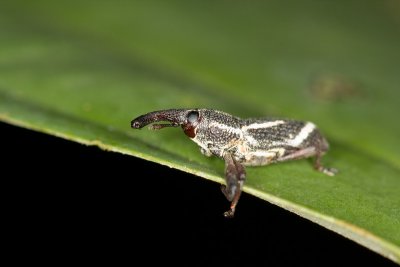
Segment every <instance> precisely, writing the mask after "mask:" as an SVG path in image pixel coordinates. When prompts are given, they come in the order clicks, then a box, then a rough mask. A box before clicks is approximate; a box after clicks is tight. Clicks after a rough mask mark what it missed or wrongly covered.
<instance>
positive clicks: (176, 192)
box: [0, 123, 396, 266]
mask: <svg viewBox="0 0 400 267" xmlns="http://www.w3.org/2000/svg"><path fill="white" fill-rule="evenodd" d="M0 133H1V138H0V147H1V154H2V160H1V161H2V164H1V169H2V175H1V177H2V178H3V182H4V181H6V182H8V183H9V184H10V186H9V187H7V186H5V188H4V189H6V191H8V192H6V193H8V194H7V197H6V201H5V206H6V210H7V211H8V213H5V214H3V215H4V216H2V217H3V220H5V221H6V222H7V225H8V226H7V228H6V232H7V233H8V234H10V235H11V239H9V244H8V247H9V248H10V251H14V252H15V250H14V249H16V250H17V251H19V253H18V256H16V257H15V261H18V260H19V259H25V260H28V261H30V262H42V263H44V262H50V263H54V264H59V263H65V262H69V263H75V264H77V263H92V264H93V263H94V264H99V263H106V264H113V265H116V264H120V263H128V264H136V263H137V264H139V263H141V264H143V263H144V264H145V265H149V264H153V263H158V264H159V263H161V264H163V263H164V264H176V263H179V264H185V265H187V266H193V265H229V266H249V265H262V266H263V265H269V266H282V265H283V266H284V265H308V266H310V265H312V266H321V265H348V264H368V265H369V266H396V265H395V264H394V263H392V262H391V261H389V260H387V259H385V258H383V257H381V256H380V255H378V254H376V253H374V252H372V251H370V250H368V249H366V248H364V247H361V246H359V245H357V244H356V243H354V242H352V241H350V240H348V239H346V238H344V237H341V236H339V235H337V234H335V233H333V232H331V231H328V230H326V229H324V228H322V227H320V226H318V225H316V224H314V223H311V222H309V221H307V220H305V219H302V218H300V217H299V216H297V215H294V214H292V213H290V212H288V211H285V210H283V209H281V208H278V207H276V206H274V205H271V204H269V203H267V202H265V201H262V200H260V199H258V198H256V197H253V196H250V195H248V194H243V195H242V197H241V200H240V202H239V206H238V210H237V214H236V217H235V218H234V219H231V220H229V219H225V218H224V217H223V215H222V214H223V212H224V211H225V210H227V208H228V207H229V203H228V202H227V200H226V199H225V198H224V196H223V195H222V193H221V192H220V189H219V185H218V184H216V183H213V182H209V181H206V180H204V179H202V178H199V177H196V176H193V175H190V174H187V173H183V172H180V171H177V170H174V169H170V168H168V167H164V166H161V165H158V164H154V163H151V162H148V161H144V160H141V159H138V158H134V157H130V156H125V155H121V154H118V153H112V152H105V151H102V150H100V149H98V148H97V147H87V146H84V145H80V144H77V143H74V142H70V141H66V140H63V139H60V138H57V137H53V136H49V135H45V134H41V133H37V132H33V131H29V130H25V129H22V128H19V127H14V126H10V125H8V124H4V123H0Z"/></svg>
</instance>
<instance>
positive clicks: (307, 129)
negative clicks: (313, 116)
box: [287, 122, 315, 147]
mask: <svg viewBox="0 0 400 267" xmlns="http://www.w3.org/2000/svg"><path fill="white" fill-rule="evenodd" d="M314 129H315V124H314V123H311V122H307V123H306V125H305V126H304V127H303V128H302V129H301V130H300V132H299V133H298V134H297V135H296V137H295V138H294V139H291V140H288V142H287V144H288V145H289V146H294V147H297V146H299V145H300V144H301V143H303V141H304V140H306V138H307V137H308V136H309V135H310V134H311V133H312V132H313V131H314Z"/></svg>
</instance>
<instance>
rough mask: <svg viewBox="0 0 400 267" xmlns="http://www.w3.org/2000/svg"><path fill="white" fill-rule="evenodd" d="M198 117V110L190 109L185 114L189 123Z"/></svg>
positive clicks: (195, 120)
mask: <svg viewBox="0 0 400 267" xmlns="http://www.w3.org/2000/svg"><path fill="white" fill-rule="evenodd" d="M198 119H199V112H198V111H190V112H189V114H188V115H187V120H188V122H189V123H195V122H197V120H198Z"/></svg>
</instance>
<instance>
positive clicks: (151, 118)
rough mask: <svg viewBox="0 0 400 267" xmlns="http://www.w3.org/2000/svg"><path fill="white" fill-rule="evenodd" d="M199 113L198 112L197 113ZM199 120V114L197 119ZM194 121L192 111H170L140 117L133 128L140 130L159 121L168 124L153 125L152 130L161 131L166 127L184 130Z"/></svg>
mask: <svg viewBox="0 0 400 267" xmlns="http://www.w3.org/2000/svg"><path fill="white" fill-rule="evenodd" d="M196 112H197V111H196ZM197 118H198V112H197V117H196V119H197ZM193 119H194V116H193V113H192V111H191V110H187V109H168V110H160V111H154V112H150V113H147V114H144V115H142V116H139V117H137V118H135V119H133V120H132V121H131V127H132V128H134V129H140V128H143V127H144V126H146V125H148V124H152V123H155V122H159V121H166V122H169V123H166V124H158V123H157V124H153V125H151V126H150V129H153V130H159V129H162V128H165V127H178V126H182V128H183V129H185V128H187V125H188V123H189V124H190V123H191V122H192V120H193Z"/></svg>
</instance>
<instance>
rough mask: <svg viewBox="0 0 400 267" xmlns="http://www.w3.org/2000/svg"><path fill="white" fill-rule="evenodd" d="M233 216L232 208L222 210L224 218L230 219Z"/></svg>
mask: <svg viewBox="0 0 400 267" xmlns="http://www.w3.org/2000/svg"><path fill="white" fill-rule="evenodd" d="M234 216H235V210H234V209H230V210H228V211H225V212H224V217H225V218H228V219H232V218H233V217H234Z"/></svg>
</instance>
